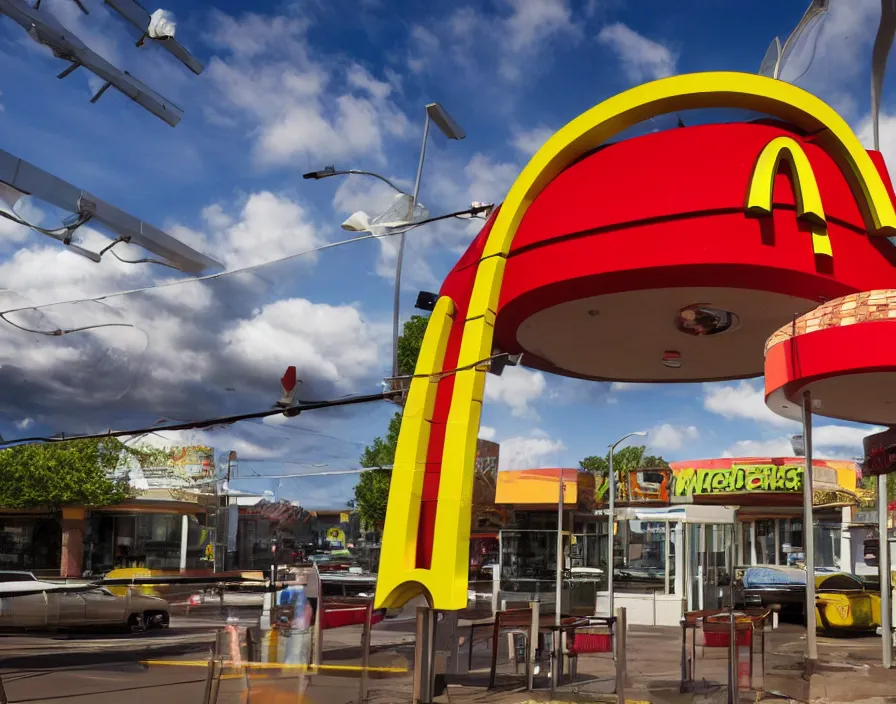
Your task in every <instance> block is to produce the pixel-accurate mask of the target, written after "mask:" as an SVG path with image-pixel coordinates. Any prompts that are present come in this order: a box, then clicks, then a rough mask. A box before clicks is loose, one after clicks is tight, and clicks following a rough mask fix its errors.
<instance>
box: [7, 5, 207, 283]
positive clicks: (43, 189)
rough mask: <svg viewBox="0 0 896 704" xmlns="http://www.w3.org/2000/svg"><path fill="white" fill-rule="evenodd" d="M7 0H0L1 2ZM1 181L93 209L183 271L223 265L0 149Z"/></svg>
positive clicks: (73, 207) (72, 207)
mask: <svg viewBox="0 0 896 704" xmlns="http://www.w3.org/2000/svg"><path fill="white" fill-rule="evenodd" d="M7 1H8V0H0V3H2V2H7ZM0 183H5V184H7V185H9V186H12V187H13V188H15V189H16V190H18V191H21V192H22V193H25V194H28V195H32V196H34V197H35V198H39V199H40V200H43V201H46V202H47V203H50V204H51V205H54V206H56V207H57V208H62V209H63V210H68V211H70V212H72V213H83V212H85V211H86V212H91V213H92V217H91V220H92V221H96V222H98V223H100V224H102V225H104V226H105V227H107V228H109V229H110V230H111V231H112V232H114V233H115V234H116V235H118V236H119V237H123V238H127V241H128V242H129V243H130V244H135V245H138V246H140V247H143V248H144V249H146V250H148V251H150V252H152V253H153V254H157V255H158V256H160V257H164V258H165V259H166V260H167V261H168V262H170V263H171V264H173V265H174V266H175V267H177V268H178V269H180V270H181V271H185V272H188V273H190V274H200V273H203V272H208V271H220V270H221V269H223V267H222V265H221V264H220V263H218V262H217V261H215V260H214V259H211V258H210V257H207V256H205V255H204V254H202V253H200V252H197V251H196V250H195V249H193V248H192V247H188V246H187V245H185V244H184V243H182V242H180V241H178V240H176V239H175V238H173V237H172V236H171V235H169V234H168V233H166V232H163V231H162V230H160V229H158V228H157V227H154V226H153V225H150V224H149V223H146V222H143V221H142V220H140V219H139V218H136V217H134V216H133V215H128V214H127V213H125V212H123V211H122V210H119V209H118V208H116V207H115V206H113V205H109V204H108V203H106V202H105V201H103V200H100V199H99V198H97V197H96V196H95V195H93V194H92V193H90V192H88V191H84V190H81V189H80V188H76V187H75V186H73V185H72V184H70V183H68V182H66V181H63V180H62V179H61V178H58V177H56V176H53V175H52V174H50V173H47V172H46V171H43V170H42V169H39V168H38V167H36V166H34V165H33V164H30V163H28V162H27V161H24V160H22V159H19V158H17V157H15V156H13V155H12V154H10V153H8V152H5V151H3V150H2V149H0Z"/></svg>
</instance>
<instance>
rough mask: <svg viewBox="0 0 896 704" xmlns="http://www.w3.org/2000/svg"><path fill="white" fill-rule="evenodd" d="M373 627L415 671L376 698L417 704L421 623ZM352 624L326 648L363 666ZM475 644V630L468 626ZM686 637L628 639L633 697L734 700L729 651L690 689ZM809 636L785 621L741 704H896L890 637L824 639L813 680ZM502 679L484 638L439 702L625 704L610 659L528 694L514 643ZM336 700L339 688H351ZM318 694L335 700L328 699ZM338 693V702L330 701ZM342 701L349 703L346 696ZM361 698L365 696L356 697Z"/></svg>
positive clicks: (379, 656) (380, 641)
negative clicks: (416, 643) (883, 642)
mask: <svg viewBox="0 0 896 704" xmlns="http://www.w3.org/2000/svg"><path fill="white" fill-rule="evenodd" d="M382 625H383V628H379V627H376V628H374V630H373V638H372V644H373V654H372V656H371V665H374V666H375V665H377V664H380V665H387V666H390V667H394V666H396V665H404V666H407V667H408V668H409V672H408V673H407V674H402V675H387V676H386V675H380V676H376V675H372V676H371V679H370V685H369V692H370V699H369V701H370V702H372V703H374V704H392V703H395V704H397V703H399V702H401V703H404V702H410V701H411V691H412V682H413V678H412V674H411V672H410V668H411V667H412V665H413V657H414V652H413V640H414V632H413V622H406V623H393V624H382ZM352 631H353V629H352V628H345V629H338V632H337V631H333V632H332V636H330V634H329V633H328V634H327V635H328V639H327V642H326V643H325V649H326V652H325V658H324V661H325V662H335V659H336V657H338V659H339V661H343V662H355V663H357V662H358V660H357V658H358V657H359V655H360V652H359V651H358V650H356V649H355V648H356V645H355V644H356V643H357V642H358V639H359V636H360V632H358V633H352ZM460 635H461V636H463V637H464V638H465V639H466V638H467V636H468V631H467V629H465V628H461V629H460ZM680 638H681V632H680V630H679V629H677V628H650V627H639V626H632V627H630V629H629V634H628V638H627V649H626V654H627V661H628V686H627V688H626V700H627V701H628V702H631V703H632V704H634V703H635V702H650V703H651V704H710V703H712V704H716V703H718V704H724V703H725V702H726V698H727V692H726V688H725V686H724V685H725V683H726V681H727V669H726V668H727V660H726V658H727V649H724V648H707V649H706V650H705V652H702V649H701V648H700V647H698V648H697V661H696V676H697V682H696V683H695V685H696V686H695V690H696V691H694V692H688V693H684V694H682V693H680V692H679V687H680V680H681V662H680V656H681V640H680ZM468 652H469V651H468V650H467V645H466V644H464V645H462V646H461V649H460V664H461V669H462V670H464V669H465V668H466V663H467V654H468ZM804 653H805V632H804V630H803V629H801V628H799V627H797V626H794V625H789V624H783V625H782V626H781V627H780V628H779V629H778V630H776V631H769V632H768V634H767V636H766V662H765V676H764V678H763V676H762V672H761V669H762V668H761V661H760V658H759V648H758V646H757V648H756V652H755V660H754V668H755V669H754V686H755V687H756V688H757V690H758V691H752V692H741V701H752V702H755V701H777V702H782V703H783V702H788V701H790V702H806V703H809V702H811V703H812V704H892V703H893V702H896V670H890V671H886V670H884V669H883V668H881V667H880V665H879V663H880V657H881V654H880V640H879V638H876V637H851V638H819V667H818V670H817V672H816V673H815V674H814V675H813V676H812V677H811V680H810V681H807V680H806V679H804V677H803V669H804V668H803V659H804ZM499 654H500V657H499V666H498V679H497V682H496V687H495V689H493V690H489V689H487V686H488V669H489V665H490V662H491V651H490V648H489V647H488V646H487V644H485V643H480V642H478V641H477V643H476V648H475V650H474V652H473V668H472V670H471V672H470V673H467V674H464V675H460V676H454V677H450V678H448V679H449V684H448V685H447V687H445V688H444V689H443V690H442V691H441V692H437V697H436V699H435V702H439V703H448V704H467V703H472V702H485V701H487V702H495V703H497V704H522V703H524V702H555V703H559V702H585V701H588V702H615V701H616V697H615V695H613V694H612V691H613V673H614V670H613V661H612V659H611V658H610V657H609V655H593V656H581V657H580V658H579V664H578V679H577V681H576V682H575V683H574V684H564V685H563V686H562V687H560V688H559V689H558V690H557V692H556V693H555V694H554V696H553V697H551V695H550V690H549V689H548V682H547V679H546V677H544V670H546V669H547V667H546V666H545V665H542V670H543V671H542V674H541V675H540V676H539V677H538V678H536V690H535V691H534V692H526V691H525V690H524V681H523V677H524V676H523V673H522V669H523V668H522V666H521V667H520V673H519V674H514V666H513V664H512V663H511V662H509V658H508V655H507V652H506V642H502V643H500V651H499ZM343 688H344V694H345V695H346V696H344V697H343V691H340V692H339V694H336V691H337V690H342V689H343ZM357 692H358V683H357V680H356V679H352V678H347V677H323V676H316V677H315V678H313V679H312V685H311V687H310V689H309V691H308V694H309V700H308V701H309V702H318V701H320V702H324V701H349V700H350V699H351V697H352V693H353V694H354V697H357ZM317 695H326V698H325V697H323V696H322V697H318V696H317ZM330 697H331V698H330ZM340 697H342V698H340ZM355 700H356V701H357V699H355Z"/></svg>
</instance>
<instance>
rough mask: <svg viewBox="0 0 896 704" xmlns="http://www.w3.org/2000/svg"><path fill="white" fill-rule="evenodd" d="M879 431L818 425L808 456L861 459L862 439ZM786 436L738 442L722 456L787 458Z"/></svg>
mask: <svg viewBox="0 0 896 704" xmlns="http://www.w3.org/2000/svg"><path fill="white" fill-rule="evenodd" d="M881 430H883V429H882V428H856V427H853V426H848V425H819V426H817V427H815V428H813V430H812V454H813V455H814V456H815V457H817V458H818V459H844V458H845V459H851V458H853V457H859V456H861V455H862V452H863V450H862V440H863V439H864V438H865V436H867V435H870V434H872V433H876V432H880V431H881ZM790 438H791V436H790V435H783V436H778V437H772V438H766V439H763V440H739V441H737V442H736V443H734V444H733V445H732V446H731V447H729V448H728V449H727V450H726V451H725V452H724V453H723V454H724V456H725V457H790V456H791V455H793V447H792V445H791V443H790Z"/></svg>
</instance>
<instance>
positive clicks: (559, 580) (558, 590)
mask: <svg viewBox="0 0 896 704" xmlns="http://www.w3.org/2000/svg"><path fill="white" fill-rule="evenodd" d="M559 484H560V498H559V499H558V500H557V583H556V593H555V597H556V599H557V605H556V608H555V609H554V610H555V611H556V615H555V618H554V622H555V624H556V625H557V626H559V625H560V604H561V601H562V598H563V567H564V564H563V493H564V491H563V489H564V487H563V470H562V469H561V470H560V482H559ZM559 635H560V632H559V631H558V632H557V636H558V638H559Z"/></svg>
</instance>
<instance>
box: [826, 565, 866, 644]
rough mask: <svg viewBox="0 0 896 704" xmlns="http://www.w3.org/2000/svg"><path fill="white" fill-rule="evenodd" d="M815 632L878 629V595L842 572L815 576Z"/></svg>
mask: <svg viewBox="0 0 896 704" xmlns="http://www.w3.org/2000/svg"><path fill="white" fill-rule="evenodd" d="M815 589H816V594H815V616H816V619H817V622H818V630H819V631H855V632H861V631H872V632H873V631H875V630H877V628H878V627H879V626H880V593H879V592H871V591H867V590H866V589H865V585H864V584H862V581H861V580H860V579H858V578H857V577H856V576H854V575H851V574H848V573H846V572H834V573H831V574H816V575H815Z"/></svg>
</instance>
